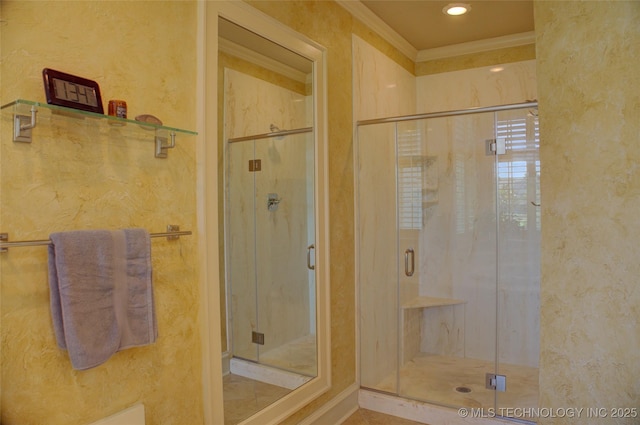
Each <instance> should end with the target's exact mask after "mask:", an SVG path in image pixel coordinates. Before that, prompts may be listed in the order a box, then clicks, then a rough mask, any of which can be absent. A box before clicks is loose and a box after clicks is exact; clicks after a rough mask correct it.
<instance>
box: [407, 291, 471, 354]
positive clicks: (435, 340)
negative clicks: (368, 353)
mask: <svg viewBox="0 0 640 425" xmlns="http://www.w3.org/2000/svg"><path fill="white" fill-rule="evenodd" d="M466 303H467V302H466V301H464V300H458V299H453V298H439V297H427V296H420V297H415V298H413V299H411V300H409V301H407V302H405V303H404V304H403V305H402V322H403V323H402V332H403V334H402V342H401V344H402V345H401V354H400V355H401V357H400V358H401V359H402V364H405V363H407V362H408V361H411V359H413V358H414V357H416V356H417V355H418V354H421V353H428V354H438V355H443V356H453V357H464V354H465V352H464V351H465V350H464V349H465V347H464V320H465V304H466Z"/></svg>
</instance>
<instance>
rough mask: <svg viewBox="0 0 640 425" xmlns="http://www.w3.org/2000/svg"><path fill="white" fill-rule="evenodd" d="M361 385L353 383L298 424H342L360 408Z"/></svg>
mask: <svg viewBox="0 0 640 425" xmlns="http://www.w3.org/2000/svg"><path fill="white" fill-rule="evenodd" d="M359 388H360V387H359V386H358V385H356V384H352V385H350V386H349V387H347V389H345V390H344V391H342V392H341V393H340V394H338V395H337V396H335V397H334V398H332V399H331V400H330V401H329V402H328V403H325V404H324V405H323V406H322V407H321V408H320V409H318V410H316V411H315V412H313V413H312V414H311V415H310V416H307V417H306V418H305V419H304V420H302V421H301V422H300V423H299V424H298V425H335V424H341V423H342V422H344V421H345V420H346V419H347V418H348V417H349V416H351V415H352V414H353V413H354V412H355V411H356V410H358V390H359Z"/></svg>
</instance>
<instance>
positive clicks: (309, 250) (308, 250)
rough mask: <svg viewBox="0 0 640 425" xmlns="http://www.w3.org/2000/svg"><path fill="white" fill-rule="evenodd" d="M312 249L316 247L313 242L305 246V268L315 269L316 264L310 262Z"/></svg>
mask: <svg viewBox="0 0 640 425" xmlns="http://www.w3.org/2000/svg"><path fill="white" fill-rule="evenodd" d="M312 249H316V246H315V245H314V244H311V245H309V246H308V247H307V268H308V269H309V270H315V269H316V266H315V265H314V264H311V250H312Z"/></svg>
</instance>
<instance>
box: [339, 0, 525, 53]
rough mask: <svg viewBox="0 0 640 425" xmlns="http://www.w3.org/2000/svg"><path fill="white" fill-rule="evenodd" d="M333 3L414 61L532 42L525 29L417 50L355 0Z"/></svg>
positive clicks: (340, 0) (342, 0) (341, 0)
mask: <svg viewBox="0 0 640 425" xmlns="http://www.w3.org/2000/svg"><path fill="white" fill-rule="evenodd" d="M336 3H338V4H339V5H340V6H342V7H343V8H344V9H346V10H347V11H348V12H349V13H351V15H352V16H353V17H354V18H356V19H358V20H359V21H361V22H362V23H363V24H365V25H366V26H368V27H369V28H371V29H372V30H373V31H374V32H375V33H376V34H378V35H379V36H381V37H382V38H384V39H385V40H386V41H387V42H389V43H390V44H391V45H392V46H394V47H395V48H396V49H398V50H399V51H400V52H402V53H403V54H405V55H406V56H407V57H409V59H411V60H413V61H414V62H425V61H429V60H434V59H444V58H450V57H455V56H462V55H468V54H472V53H480V52H487V51H490V50H497V49H504V48H508V47H516V46H524V45H527V44H535V32H534V31H529V32H523V33H519V34H511V35H505V36H502V37H495V38H487V39H484V40H477V41H470V42H468V43H460V44H453V45H450V46H443V47H436V48H433V49H426V50H420V51H418V50H417V49H416V48H415V47H413V46H412V45H411V44H409V42H408V41H407V40H405V39H404V38H403V37H402V36H401V35H400V34H398V33H397V32H396V31H395V30H394V29H393V28H391V27H390V26H389V25H387V24H386V23H385V22H384V21H383V20H382V19H380V18H379V17H378V15H376V14H375V13H373V12H372V11H371V10H370V9H369V8H367V7H366V6H365V5H364V4H362V3H361V2H360V1H359V0H336Z"/></svg>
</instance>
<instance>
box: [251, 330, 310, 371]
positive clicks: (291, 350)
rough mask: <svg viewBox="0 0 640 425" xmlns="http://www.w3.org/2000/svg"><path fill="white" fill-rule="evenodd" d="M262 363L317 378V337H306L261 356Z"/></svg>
mask: <svg viewBox="0 0 640 425" xmlns="http://www.w3.org/2000/svg"><path fill="white" fill-rule="evenodd" d="M260 363H262V364H266V365H269V366H273V367H277V368H280V369H284V370H288V371H292V372H295V373H299V374H301V375H305V376H316V374H317V370H318V368H317V365H316V336H315V335H306V336H303V337H301V338H298V339H296V340H294V341H291V342H289V343H287V344H283V345H281V346H280V347H277V348H274V349H273V350H269V351H266V352H264V353H261V354H260Z"/></svg>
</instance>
